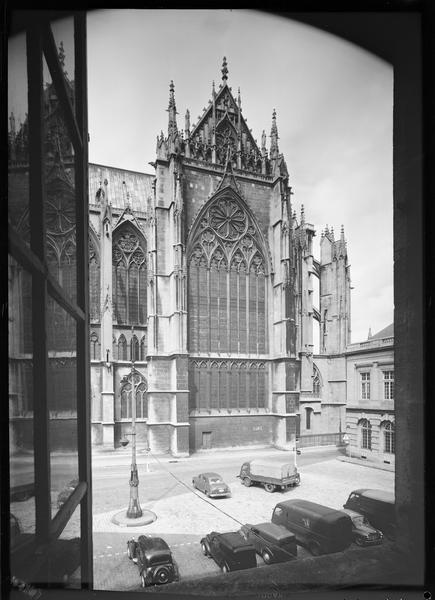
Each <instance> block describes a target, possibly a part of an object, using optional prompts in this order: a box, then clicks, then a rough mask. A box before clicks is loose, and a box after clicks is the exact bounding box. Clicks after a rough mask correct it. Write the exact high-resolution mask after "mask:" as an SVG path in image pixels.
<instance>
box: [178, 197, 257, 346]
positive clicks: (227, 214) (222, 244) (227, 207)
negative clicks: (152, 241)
mask: <svg viewBox="0 0 435 600" xmlns="http://www.w3.org/2000/svg"><path fill="white" fill-rule="evenodd" d="M191 248H192V249H191V252H190V255H189V285H188V290H189V295H188V302H189V350H190V352H192V353H198V354H203V353H217V354H232V355H233V354H246V355H257V354H264V353H265V352H267V344H266V337H267V336H266V278H267V274H266V260H265V257H264V252H263V249H262V243H261V240H260V234H259V231H258V229H257V227H256V226H255V225H254V223H253V220H252V218H251V217H250V216H249V215H248V212H247V211H246V210H245V208H244V207H243V205H242V203H241V202H240V201H239V200H238V199H236V198H235V197H232V195H227V196H224V197H219V198H218V199H216V200H215V201H214V202H213V203H212V204H211V205H210V207H209V208H208V210H207V211H205V213H204V214H203V216H202V218H201V220H200V223H199V226H198V227H197V230H196V232H195V233H194V236H193V240H192V243H191Z"/></svg>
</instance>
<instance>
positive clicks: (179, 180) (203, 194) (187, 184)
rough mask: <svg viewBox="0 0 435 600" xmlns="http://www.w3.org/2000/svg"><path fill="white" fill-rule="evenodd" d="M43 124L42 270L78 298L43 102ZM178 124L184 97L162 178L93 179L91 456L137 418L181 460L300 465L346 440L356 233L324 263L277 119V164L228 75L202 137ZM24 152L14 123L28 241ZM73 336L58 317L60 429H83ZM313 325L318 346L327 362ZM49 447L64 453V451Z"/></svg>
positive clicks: (22, 414)
mask: <svg viewBox="0 0 435 600" xmlns="http://www.w3.org/2000/svg"><path fill="white" fill-rule="evenodd" d="M69 83H70V84H72V82H69ZM71 101H72V102H73V94H72V95H71ZM50 102H51V103H52V104H50ZM53 103H54V104H53ZM45 108H46V110H47V114H48V118H47V123H48V124H50V123H51V124H53V126H51V125H50V126H49V127H48V132H49V135H47V144H46V146H47V181H46V187H47V203H46V209H47V220H46V221H47V235H48V239H49V240H50V244H51V245H50V249H49V250H50V251H49V252H48V254H47V260H49V262H50V261H51V262H50V264H52V267H53V273H55V274H56V276H59V277H62V278H63V281H64V285H69V284H68V282H70V284H71V286H72V288H71V289H73V286H74V265H71V264H70V263H71V261H70V260H69V254H68V247H69V245H70V244H74V243H75V237H74V236H75V234H74V222H73V220H71V218H70V215H69V212H68V202H67V200H68V197H69V195H68V190H69V189H70V188H71V186H73V185H74V182H73V174H72V173H71V169H70V166H69V158H68V157H69V154H70V147H69V146H68V144H66V143H64V140H63V134H62V123H61V116H60V115H58V114H57V113H56V105H55V99H54V100H53V99H52V96H50V90H49V89H48V88H47V91H46V107H45ZM177 114H178V113H177V110H176V101H175V91H174V86H173V84H172V82H171V85H170V91H169V106H168V125H167V133H166V135H164V134H163V132H162V133H161V134H160V136H158V137H157V148H156V158H155V162H154V163H153V166H154V168H155V174H154V175H147V174H145V173H137V172H132V171H127V170H122V169H117V168H113V167H105V166H102V165H96V164H90V165H89V269H90V355H91V403H92V437H93V443H94V444H95V445H96V446H103V447H108V448H114V447H117V446H119V444H120V443H121V442H122V441H123V440H124V439H126V436H127V437H128V434H129V432H130V430H131V420H132V411H133V408H134V407H135V413H136V431H137V441H138V444H139V446H140V445H142V446H143V447H144V448H150V449H151V451H152V452H156V453H171V454H172V455H174V456H183V455H188V454H189V453H192V452H195V451H197V450H199V449H208V448H228V447H235V446H239V447H240V446H261V445H262V446H264V445H274V446H276V447H280V448H292V447H293V446H294V443H295V438H296V437H302V436H303V435H307V434H325V435H331V434H339V433H340V432H342V430H343V431H344V428H345V423H346V359H345V349H346V346H347V345H348V344H349V343H350V273H349V265H348V259H347V247H346V241H345V238H344V232H343V230H342V231H341V235H340V237H339V239H337V240H336V239H335V237H334V232H333V230H329V229H326V230H325V231H324V232H322V234H321V243H320V249H321V250H320V260H317V259H316V258H315V257H314V256H313V237H314V235H315V230H314V227H313V225H311V224H310V223H309V222H307V221H306V218H305V214H304V209H303V208H302V210H301V212H300V214H299V215H298V216H297V215H296V213H295V211H294V210H293V207H292V201H291V195H292V192H291V186H290V178H289V173H288V170H287V166H286V162H285V159H284V156H283V155H282V153H281V152H280V150H279V145H278V140H279V138H278V127H277V118H276V113H275V111H273V114H272V124H271V130H270V137H269V144H268V146H269V147H267V137H266V134H265V132H264V131H263V134H262V136H261V142H260V144H258V143H257V141H256V140H255V139H254V137H253V135H252V132H251V130H250V129H249V128H248V126H247V122H246V119H245V117H244V115H243V114H242V106H241V97H240V91H239V93H238V94H237V95H236V94H233V92H232V89H231V87H229V85H228V68H227V63H226V60H225V59H224V62H223V66H222V80H221V83H220V85H219V86H217V87H216V88H215V85H214V83H213V86H212V92H211V98H210V100H209V102H208V105H207V107H206V108H205V109H204V111H203V114H202V116H201V117H200V118H199V120H198V122H197V123H196V124H195V125H191V123H190V115H189V111H187V112H186V115H185V118H184V124H183V125H184V128H183V127H182V126H181V125H180V123H179V122H177ZM26 143H27V142H26V124H25V123H24V125H22V126H21V127H20V128H19V130H18V132H17V131H16V130H15V122H14V120H13V115H11V130H10V134H9V152H10V153H9V182H10V183H9V186H10V188H9V189H10V194H9V195H10V207H9V213H10V219H11V220H12V221H14V222H15V221H16V224H15V225H16V227H17V229H18V230H19V231H21V232H22V235H23V236H25V235H26V231H27V225H26V216H25V213H26V211H25V210H24V213H23V214H21V212H22V211H21V212H20V210H21V209H19V206H22V205H23V204H25V202H24V203H23V202H21V204H20V202H18V200H19V199H20V198H21V200H23V199H24V200H25V197H26V190H25V186H26V183H25V179H23V173H25V169H26V151H25V148H26ZM23 186H24V187H23ZM314 278H318V279H319V290H320V294H319V299H318V305H317V307H316V300H314V298H313V297H314V289H315V286H314V284H313V281H314ZM10 280H11V282H12V285H11V290H12V291H11V293H12V295H13V289H14V286H17V285H18V283H17V282H18V281H19V274H18V273H15V272H13V266H11V267H10ZM65 282H66V283H65ZM20 285H22V284H20ZM25 297H26V296H25V294H24V298H25ZM24 302H25V299H24ZM11 306H14V304H13V297H12V298H11ZM14 310H23V311H24V312H25V307H24V306H22V307H19V306H14ZM58 313H59V314H58ZM63 321H64V319H63V317H62V314H61V311H60V310H58V311H57V313H56V314H54V313H53V321H52V322H53V330H54V333H55V335H54V337H53V340H54V341H53V347H52V351H51V354H50V360H51V364H52V370H53V382H54V383H53V385H54V386H55V387H56V386H57V387H56V390H53V394H52V395H53V398H55V399H56V402H55V405H53V407H52V409H53V410H52V409H51V408H50V406H49V409H50V418H51V419H52V420H53V424H55V421H56V419H64V420H65V419H66V420H67V419H69V418H71V419H73V418H74V415H70V414H69V413H68V414H67V412H66V411H63V409H62V406H63V404H62V394H67V393H68V389H69V387H71V386H73V385H75V382H74V381H69V375H68V364H69V362H71V361H73V360H74V348H73V347H71V348H70V347H69V342H70V340H71V332H70V329H71V324H68V323H64V322H63ZM11 326H12V325H11ZM314 326H316V327H319V329H320V353H319V354H318V355H316V356H315V357H314V356H313V350H314V347H313V328H314ZM25 351H26V349H25V348H24V347H23V348H16V349H12V350H11V352H12V361H11V364H12V367H11V368H12V372H11V381H15V380H16V381H17V382H18V381H19V382H21V383H20V385H18V384H17V389H21V387H20V386H23V385H24V384H25V380H26V360H30V359H31V357H29V356H27V355H26V353H25ZM23 382H24V383H23ZM56 382H57V384H56ZM12 387H13V386H12ZM12 396H13V397H12V400H11V403H12V404H11V411H12V412H11V428H12V430H11V439H12V440H15V442H13V443H16V445H17V446H20V445H22V446H25V439H26V435H27V434H26V425H25V422H26V415H28V414H30V412H31V406H26V403H29V402H30V400H26V398H31V394H27V395H26V394H24V395H23V397H22V398H20V394H18V393H17V394H15V395H14V393H13V392H12ZM133 402H134V404H133ZM65 406H67V403H66V404H65ZM64 413H65V414H64ZM342 428H343V429H342ZM53 431H55V427H53ZM52 442H53V447H59V448H63V447H64V446H65V445H66V446H67V445H68V440H67V439H66V438H65V437H63V438H59V439H53V440H52Z"/></svg>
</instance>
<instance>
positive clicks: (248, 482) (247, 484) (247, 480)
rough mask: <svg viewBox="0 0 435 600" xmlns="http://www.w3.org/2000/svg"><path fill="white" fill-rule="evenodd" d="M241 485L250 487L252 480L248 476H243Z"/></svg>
mask: <svg viewBox="0 0 435 600" xmlns="http://www.w3.org/2000/svg"><path fill="white" fill-rule="evenodd" d="M243 485H246V487H251V485H252V481H251V478H250V477H244V478H243Z"/></svg>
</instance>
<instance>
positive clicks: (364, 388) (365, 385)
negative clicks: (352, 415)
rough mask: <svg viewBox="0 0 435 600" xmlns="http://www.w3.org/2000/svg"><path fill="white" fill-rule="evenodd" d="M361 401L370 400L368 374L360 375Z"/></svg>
mask: <svg viewBox="0 0 435 600" xmlns="http://www.w3.org/2000/svg"><path fill="white" fill-rule="evenodd" d="M361 400H370V373H361Z"/></svg>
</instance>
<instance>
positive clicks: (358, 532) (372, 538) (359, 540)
mask: <svg viewBox="0 0 435 600" xmlns="http://www.w3.org/2000/svg"><path fill="white" fill-rule="evenodd" d="M343 512H345V513H346V514H348V515H349V517H350V518H351V519H352V533H353V541H354V542H355V544H358V546H373V545H375V544H382V540H383V538H384V536H383V534H382V531H379V529H376V528H375V527H373V526H372V525H370V523H369V522H368V520H367V519H366V517H365V516H364V515H360V514H359V513H357V512H355V511H354V510H350V509H348V508H344V509H343Z"/></svg>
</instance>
